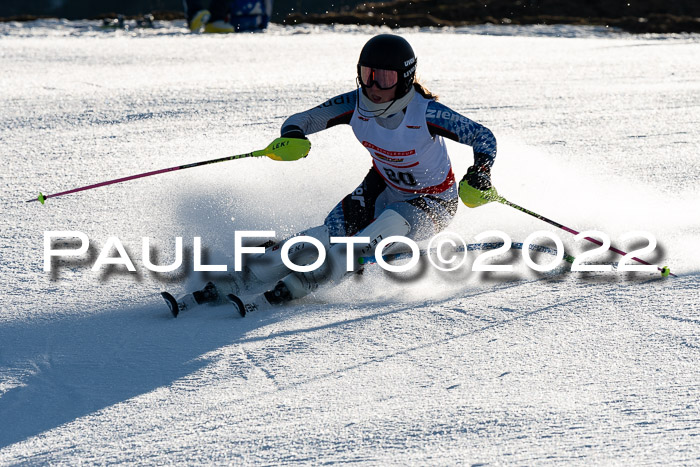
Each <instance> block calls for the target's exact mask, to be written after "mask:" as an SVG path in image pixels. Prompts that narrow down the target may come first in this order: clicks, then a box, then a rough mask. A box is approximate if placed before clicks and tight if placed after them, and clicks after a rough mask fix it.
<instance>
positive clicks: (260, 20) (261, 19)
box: [229, 0, 272, 32]
mask: <svg viewBox="0 0 700 467" xmlns="http://www.w3.org/2000/svg"><path fill="white" fill-rule="evenodd" d="M229 13H230V20H229V21H230V23H231V24H232V25H233V27H234V28H235V29H236V32H245V31H255V30H263V29H265V28H267V25H268V24H269V22H270V16H272V0H233V1H230V2H229Z"/></svg>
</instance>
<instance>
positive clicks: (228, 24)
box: [184, 0, 272, 33]
mask: <svg viewBox="0 0 700 467" xmlns="http://www.w3.org/2000/svg"><path fill="white" fill-rule="evenodd" d="M184 4H185V16H186V17H187V26H188V27H189V28H190V31H192V32H199V31H200V30H201V29H202V27H203V28H204V32H206V33H229V32H243V31H255V30H262V29H265V28H267V25H268V24H269V22H270V16H271V15H272V0H211V1H210V2H209V9H208V10H207V9H205V8H204V5H203V4H202V0H184Z"/></svg>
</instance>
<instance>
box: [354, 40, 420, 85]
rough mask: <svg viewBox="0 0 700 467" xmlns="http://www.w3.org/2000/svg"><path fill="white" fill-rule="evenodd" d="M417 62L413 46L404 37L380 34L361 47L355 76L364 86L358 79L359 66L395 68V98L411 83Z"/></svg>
mask: <svg viewBox="0 0 700 467" xmlns="http://www.w3.org/2000/svg"><path fill="white" fill-rule="evenodd" d="M417 63H418V61H417V59H416V54H415V53H413V48H412V47H411V44H409V43H408V41H407V40H406V39H404V38H403V37H401V36H396V35H394V34H380V35H378V36H374V37H373V38H371V39H370V40H369V41H367V43H366V44H365V46H364V47H362V52H360V59H359V60H358V62H357V78H358V81H359V82H360V85H361V86H362V87H363V88H364V85H363V84H362V80H360V67H361V66H366V67H371V68H379V69H382V70H396V72H398V84H397V86H396V99H400V98H401V97H403V96H405V95H406V93H408V91H409V90H410V89H411V86H412V85H413V81H414V80H415V77H416V65H417Z"/></svg>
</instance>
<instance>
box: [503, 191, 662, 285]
mask: <svg viewBox="0 0 700 467" xmlns="http://www.w3.org/2000/svg"><path fill="white" fill-rule="evenodd" d="M492 201H497V202H499V203H501V204H505V205H506V206H510V207H512V208H515V209H517V210H518V211H521V212H524V213H525V214H529V215H531V216H532V217H534V218H536V219H539V220H541V221H545V222H547V223H548V224H551V225H553V226H554V227H558V228H560V229H562V230H565V231H567V232H569V233H571V234H574V235H578V234H579V232H577V231H575V230H574V229H572V228H570V227H567V226H565V225H563V224H560V223H559V222H555V221H553V220H552V219H548V218H546V217H544V216H542V215H540V214H537V213H536V212H532V211H530V210H529V209H525V208H524V207H522V206H518V205H517V204H515V203H511V202H510V201H508V200H507V199H505V198H504V197H503V196H500V195H498V194H496V196H494V197H493V198H492ZM584 238H585V239H586V240H588V241H589V242H592V243H595V244H596V245H598V246H602V245H603V242H601V241H600V240H596V239H595V238H591V237H584ZM608 249H609V250H610V251H613V252H615V253H617V254H619V255H622V256H625V255H626V254H627V253H626V252H624V251H622V250H620V249H618V248H615V247H614V246H612V245H610V247H609V248H608ZM632 259H633V260H635V261H636V262H638V263H641V264H645V265H647V266H651V265H652V264H651V263H647V262H646V261H644V260H643V259H639V258H637V257H632ZM656 269H658V270H659V271H661V275H662V276H664V277H666V276H668V275H671V276H673V277H676V275H675V274H673V273H672V272H671V270H670V269H669V267H668V266H664V267H663V268H660V267H658V266H657V267H656Z"/></svg>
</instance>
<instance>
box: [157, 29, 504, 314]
mask: <svg viewBox="0 0 700 467" xmlns="http://www.w3.org/2000/svg"><path fill="white" fill-rule="evenodd" d="M416 66H417V60H416V56H415V54H414V52H413V49H412V48H411V45H410V44H409V43H408V42H407V41H406V40H405V39H404V38H402V37H400V36H397V35H392V34H381V35H378V36H375V37H373V38H372V39H370V40H369V41H368V42H367V43H366V44H365V46H364V47H363V48H362V51H361V53H360V58H359V61H358V64H357V82H358V86H357V88H356V89H355V90H353V91H350V92H347V93H345V94H341V95H339V96H336V97H333V98H332V99H330V100H328V101H326V102H324V103H323V104H321V105H319V106H318V107H314V108H312V109H310V110H307V111H305V112H301V113H297V114H295V115H292V116H291V117H289V118H288V119H287V120H286V121H285V122H284V123H283V124H282V129H281V137H280V138H278V139H277V140H275V142H273V144H275V143H279V144H287V143H290V142H291V143H294V144H290V147H292V146H294V147H301V148H302V149H299V150H296V151H290V152H288V153H287V154H285V155H284V156H283V157H282V159H283V160H297V159H301V158H303V157H306V155H307V154H308V151H309V149H310V143H308V140H307V138H306V137H307V135H310V134H313V133H316V132H319V131H322V130H324V129H326V128H330V127H332V126H335V125H339V124H348V125H350V126H351V127H352V130H353V132H354V133H355V136H356V137H357V139H358V141H359V142H360V143H361V144H362V145H363V146H364V147H365V148H366V149H367V150H368V151H369V153H370V156H371V157H372V167H371V168H370V170H369V172H368V173H367V175H366V176H365V178H364V180H363V181H362V183H360V185H359V186H358V187H357V188H356V189H355V190H354V191H353V192H352V193H350V194H348V195H347V196H346V197H345V198H343V199H342V200H341V201H340V202H339V203H338V204H337V205H336V206H335V207H334V208H333V209H332V210H331V212H330V213H329V214H328V216H327V217H326V219H325V221H324V223H323V225H321V226H318V227H314V228H312V229H309V230H307V231H305V232H301V233H300V234H298V235H302V234H303V235H307V236H310V237H313V238H315V239H317V240H319V241H320V243H321V244H322V245H323V246H324V248H325V249H326V260H325V262H324V264H323V265H322V266H321V267H320V268H319V269H317V270H315V271H312V272H293V271H291V270H290V269H288V268H287V267H286V266H285V265H284V264H283V262H282V259H281V252H280V250H281V249H280V248H279V245H275V246H272V247H269V248H267V249H266V250H265V253H263V254H260V255H259V257H258V258H257V260H254V261H251V262H250V263H249V264H246V267H245V268H244V273H239V274H236V275H234V276H232V277H231V280H229V281H221V282H218V283H217V284H214V283H212V282H209V283H208V284H207V285H206V286H205V288H204V289H203V290H200V291H197V292H194V293H193V294H187V295H185V296H184V297H181V298H180V299H179V300H175V299H174V298H173V297H172V296H170V295H169V294H167V293H163V296H164V298H165V299H166V302H168V304H169V306H170V308H171V311H173V314H174V315H177V312H178V311H179V310H181V309H184V308H189V307H192V306H195V305H198V304H202V303H223V302H225V298H226V297H228V300H229V301H230V302H231V303H233V304H234V305H235V306H236V308H237V309H238V311H239V313H240V314H241V315H242V316H245V314H246V313H247V312H251V311H256V310H261V309H265V308H268V307H270V306H273V305H278V304H281V303H285V302H288V301H290V300H294V299H298V298H301V297H304V296H305V295H307V294H308V293H309V292H311V291H313V290H315V289H316V288H317V287H318V286H319V285H320V284H322V283H325V282H338V281H339V280H341V279H342V278H343V277H345V276H347V275H349V274H351V273H352V271H350V272H348V271H347V267H346V245H345V244H342V243H339V244H331V243H330V237H350V236H354V235H356V236H358V237H369V242H367V243H363V244H361V245H359V246H358V247H357V249H356V250H358V251H356V255H357V254H372V252H373V250H374V247H375V246H376V245H377V243H378V242H379V241H380V240H381V239H382V238H387V237H389V236H394V235H398V236H405V237H408V238H410V239H412V240H414V241H420V240H425V239H428V238H430V237H432V236H433V235H435V234H436V233H438V232H440V231H441V230H443V229H444V228H445V227H446V226H447V225H448V224H449V223H450V221H451V220H452V218H453V217H454V215H455V213H456V212H457V206H458V200H457V198H458V197H459V198H461V200H462V201H463V202H464V203H465V204H466V205H467V206H469V207H477V206H480V205H482V204H485V203H487V202H489V201H490V199H491V196H492V195H493V192H494V191H495V189H493V188H492V185H491V176H490V170H491V166H492V165H493V163H494V159H495V157H496V140H495V138H494V136H493V134H492V133H491V131H490V130H489V129H487V128H486V127H484V126H482V125H480V124H478V123H476V122H474V121H472V120H470V119H468V118H466V117H464V116H462V115H460V114H459V113H457V112H455V111H453V110H451V109H450V108H448V107H446V106H445V105H443V104H441V103H439V102H438V101H437V97H436V96H435V95H433V94H432V93H430V92H429V91H428V90H426V89H425V88H424V87H423V86H422V85H421V84H420V83H419V82H417V81H416V79H415V75H416ZM443 138H448V139H451V140H454V141H457V142H459V143H462V144H466V145H469V146H471V147H472V148H473V151H474V164H473V165H472V166H471V167H469V169H468V170H467V173H466V175H464V177H463V178H462V180H461V181H460V183H459V184H456V183H455V177H454V174H453V173H452V166H451V162H450V159H449V156H448V154H447V149H446V146H445V142H444V139H443ZM301 142H306V143H307V144H306V145H303V144H299V143H301ZM295 145H296V146H295ZM317 255H318V253H317V250H316V249H315V248H314V247H311V245H310V244H309V243H298V244H297V245H295V248H294V249H293V251H292V252H291V253H290V256H289V257H290V259H291V260H292V261H293V262H294V263H295V264H299V265H302V264H310V263H312V262H313V261H314V260H315V259H316V257H317ZM355 257H357V256H355ZM357 269H359V264H356V266H355V270H357ZM256 289H259V290H261V291H263V290H265V289H268V290H267V291H264V292H263V293H258V294H251V292H253V291H255V290H256Z"/></svg>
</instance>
